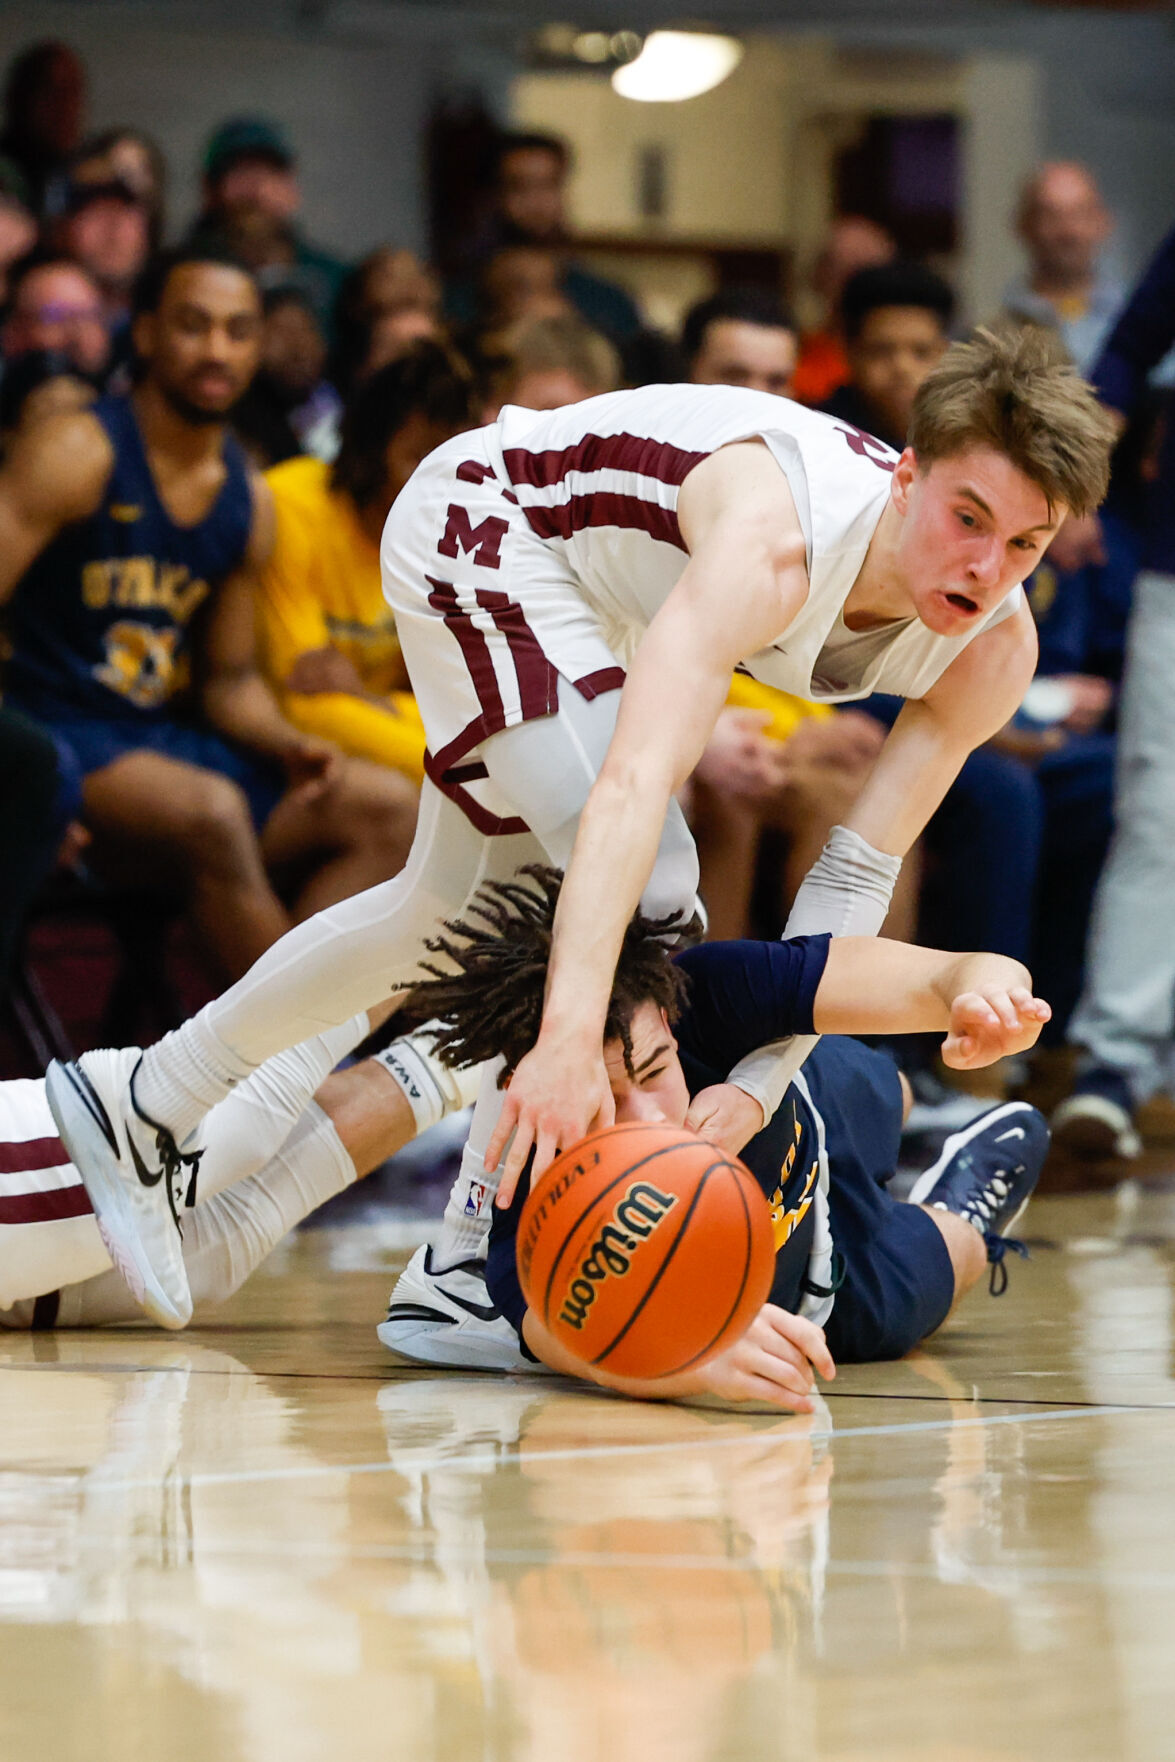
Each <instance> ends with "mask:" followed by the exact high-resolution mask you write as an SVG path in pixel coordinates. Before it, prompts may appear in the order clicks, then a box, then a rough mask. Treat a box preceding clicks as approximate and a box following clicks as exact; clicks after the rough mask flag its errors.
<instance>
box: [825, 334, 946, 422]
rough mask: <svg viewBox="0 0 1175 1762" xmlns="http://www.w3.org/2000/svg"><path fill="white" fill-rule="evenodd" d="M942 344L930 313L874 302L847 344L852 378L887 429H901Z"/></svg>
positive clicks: (943, 341) (940, 335) (942, 347)
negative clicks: (874, 308) (873, 306)
mask: <svg viewBox="0 0 1175 1762" xmlns="http://www.w3.org/2000/svg"><path fill="white" fill-rule="evenodd" d="M946 346H947V339H946V336H945V335H944V333H943V329H942V326H941V325H940V324H939V321H938V319H937V318H936V317H935V315H934V313H933V312H927V311H924V310H923V309H922V308H921V307H918V306H879V307H878V309H877V310H876V311H875V312H870V314H869V316H868V317H867V318H866V320H865V322H864V324H863V325H862V326H861V334H860V336H858V337H857V338H856V340H855V341H854V342H852V343H851V344H850V345H849V365H850V367H851V369H852V375H853V383H854V384H855V385H856V386H857V388H858V390H859V391H860V392H861V393H862V395H863V396H864V397H865V398H866V399H867V400H868V401H869V403H870V404H872V405H873V407H874V408H875V409H876V410H877V411H878V412H879V414H880V415H882V416H883V417H884V418H885V422H886V426H887V428H888V430H889V432H890V433H891V434H894V435H904V434H905V432H906V429H907V428H908V426H909V422H910V412H911V410H912V409H913V407H914V394H915V393H916V392H917V390H918V387H919V386H920V385H921V384H922V381H923V380H924V379H925V378H926V375H927V374H928V373H929V372H930V369H931V368H932V367H933V366H934V364H935V362H936V361H937V360H938V359H939V357H940V356H941V355H942V353H943V350H944V349H945V348H946Z"/></svg>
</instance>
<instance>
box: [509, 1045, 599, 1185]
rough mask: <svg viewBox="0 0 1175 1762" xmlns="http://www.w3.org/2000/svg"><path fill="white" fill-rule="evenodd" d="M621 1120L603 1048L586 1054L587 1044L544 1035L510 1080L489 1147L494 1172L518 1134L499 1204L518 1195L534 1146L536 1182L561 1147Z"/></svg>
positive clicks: (510, 1156)
mask: <svg viewBox="0 0 1175 1762" xmlns="http://www.w3.org/2000/svg"><path fill="white" fill-rule="evenodd" d="M615 1121H616V1103H615V1101H614V1100H613V1098H612V1088H611V1085H610V1084H609V1082H608V1073H607V1071H606V1070H605V1068H604V1054H603V1048H602V1047H600V1046H597V1048H596V1051H595V1056H594V1058H593V1057H592V1056H591V1055H590V1054H588V1055H585V1053H584V1048H583V1045H582V1043H579V1044H577V1045H575V1046H567V1045H564V1044H562V1043H559V1042H556V1041H554V1040H553V1039H551V1040H547V1041H544V1040H543V1038H542V1036H541V1035H540V1037H539V1039H538V1041H537V1043H536V1044H535V1046H534V1047H533V1048H532V1050H531V1051H530V1052H528V1053H527V1055H526V1057H525V1058H524V1059H523V1060H522V1061H521V1063H520V1064H519V1066H518V1068H517V1070H516V1071H515V1072H514V1075H513V1076H512V1077H511V1079H510V1083H509V1087H508V1088H507V1090H506V1096H505V1100H504V1101H503V1103H502V1113H501V1117H500V1119H499V1120H498V1124H497V1126H496V1127H495V1129H494V1134H493V1136H492V1137H491V1139H490V1141H489V1144H488V1145H487V1147H486V1153H485V1166H486V1168H487V1169H488V1170H489V1171H490V1172H491V1173H492V1172H493V1170H494V1169H496V1168H497V1166H498V1160H499V1158H500V1157H501V1155H502V1152H503V1151H504V1150H506V1145H507V1143H508V1142H509V1139H510V1135H511V1133H513V1135H514V1141H513V1143H512V1144H510V1148H509V1150H508V1151H507V1153H506V1161H505V1164H504V1165H503V1168H502V1176H501V1179H500V1181H499V1182H498V1196H497V1200H496V1204H498V1205H500V1206H507V1205H509V1204H510V1202H511V1201H512V1199H513V1198H514V1189H515V1188H516V1187H517V1185H518V1177H519V1175H520V1174H521V1173H522V1171H523V1169H524V1168H525V1167H526V1159H527V1157H528V1156H529V1155H530V1152H531V1149H532V1147H533V1149H534V1166H533V1167H532V1169H531V1172H530V1178H531V1183H532V1185H533V1183H534V1182H535V1181H537V1180H538V1178H539V1176H540V1175H542V1174H544V1173H545V1172H546V1170H547V1169H548V1168H549V1167H550V1166H551V1163H552V1162H553V1161H554V1160H555V1157H556V1156H557V1155H558V1153H559V1151H560V1150H562V1149H566V1148H567V1147H568V1146H570V1145H572V1144H578V1143H579V1140H580V1139H581V1138H585V1137H586V1136H587V1134H588V1133H589V1132H595V1131H599V1130H600V1129H601V1128H602V1127H604V1126H611V1125H614V1124H615Z"/></svg>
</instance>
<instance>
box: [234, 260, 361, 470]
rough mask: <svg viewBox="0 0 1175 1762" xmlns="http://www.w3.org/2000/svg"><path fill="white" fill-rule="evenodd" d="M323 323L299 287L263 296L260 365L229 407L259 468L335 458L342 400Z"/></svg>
mask: <svg viewBox="0 0 1175 1762" xmlns="http://www.w3.org/2000/svg"><path fill="white" fill-rule="evenodd" d="M326 360H327V346H326V337H325V336H324V335H323V332H322V327H321V325H320V324H319V322H318V319H317V317H316V316H315V312H314V308H313V306H312V305H311V304H310V301H309V300H308V299H307V297H306V295H305V294H304V293H303V291H302V289H301V288H297V287H293V288H282V287H278V288H272V289H271V290H270V291H269V292H268V293H267V294H266V295H265V297H264V301H263V322H262V331H261V365H260V366H259V368H258V369H257V372H256V373H255V374H254V376H253V383H252V384H251V385H250V387H249V389H248V391H247V392H246V393H245V395H244V397H243V398H242V399H241V401H240V402H239V403H238V404H237V406H236V408H235V409H234V410H233V427H234V429H235V430H236V433H237V435H238V436H239V437H240V439H241V440H242V441H243V443H244V444H245V446H246V447H247V448H248V450H249V452H250V454H251V455H252V457H253V458H254V459H255V460H256V461H257V463H258V464H259V465H260V466H262V467H263V468H265V467H268V466H270V465H280V464H281V463H282V461H283V460H285V459H293V458H296V457H297V455H298V454H300V453H310V454H312V455H313V456H314V457H315V458H318V459H326V460H327V461H328V462H329V461H330V460H331V459H333V458H334V456H335V453H336V452H337V451H338V445H339V421H340V418H341V415H342V409H343V401H342V399H341V398H340V396H339V394H338V392H337V391H336V390H335V388H334V386H333V385H332V384H331V382H330V380H329V379H327V377H326Z"/></svg>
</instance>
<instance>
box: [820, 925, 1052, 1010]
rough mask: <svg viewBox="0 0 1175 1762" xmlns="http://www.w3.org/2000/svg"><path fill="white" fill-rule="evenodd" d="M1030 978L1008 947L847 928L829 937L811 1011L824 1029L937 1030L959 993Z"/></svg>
mask: <svg viewBox="0 0 1175 1762" xmlns="http://www.w3.org/2000/svg"><path fill="white" fill-rule="evenodd" d="M1031 985H1032V980H1031V977H1030V975H1029V973H1028V970H1027V968H1026V967H1024V966H1022V965H1021V964H1020V962H1019V961H1014V960H1011V959H1010V958H1009V957H1008V956H1006V955H1002V954H950V953H947V952H944V951H943V950H942V949H937V948H916V947H912V946H911V945H910V944H909V943H906V942H889V941H886V940H885V939H883V938H881V937H872V936H870V937H863V936H845V937H839V938H835V939H834V940H833V941H832V942H831V943H830V944H829V949H828V961H827V964H826V965H825V968H824V973H823V976H822V977H821V980H820V985H819V988H818V989H817V992H816V1002H815V1008H814V1011H813V1019H814V1023H815V1026H816V1028H817V1030H818V1031H819V1032H820V1033H822V1034H928V1033H938V1032H940V1031H941V1030H943V1029H945V1028H947V1027H948V1026H949V1025H950V1019H951V1006H952V1005H953V1004H954V1002H955V999H956V998H957V997H961V996H963V995H965V994H966V993H969V992H974V991H986V990H987V989H989V988H992V987H995V988H1000V989H1002V990H1011V989H1012V988H1014V987H1016V986H1024V987H1025V988H1026V989H1030V988H1031Z"/></svg>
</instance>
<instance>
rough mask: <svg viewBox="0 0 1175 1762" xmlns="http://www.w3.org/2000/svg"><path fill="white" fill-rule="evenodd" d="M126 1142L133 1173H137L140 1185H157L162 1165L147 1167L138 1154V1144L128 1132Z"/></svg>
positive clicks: (161, 1172)
mask: <svg viewBox="0 0 1175 1762" xmlns="http://www.w3.org/2000/svg"><path fill="white" fill-rule="evenodd" d="M127 1143H128V1145H129V1146H130V1152H131V1162H132V1163H133V1164H134V1168H135V1173H136V1175H138V1177H139V1180H140V1182H141V1183H142V1185H143V1186H144V1187H157V1186H158V1185H159V1183H160V1181H161V1180H162V1179H163V1169H162V1167H160V1168H157V1169H149V1168H148V1167H147V1165H146V1163H145V1162H144V1161H143V1159H142V1157H141V1156H140V1155H139V1147H138V1145H137V1144H136V1143H135V1141H134V1139H133V1138H132V1137H131V1136H130V1135H129V1133H128V1135H127Z"/></svg>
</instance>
